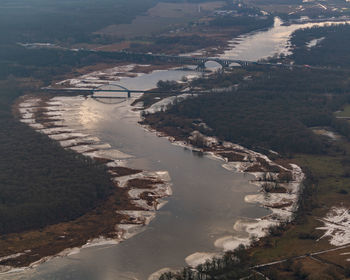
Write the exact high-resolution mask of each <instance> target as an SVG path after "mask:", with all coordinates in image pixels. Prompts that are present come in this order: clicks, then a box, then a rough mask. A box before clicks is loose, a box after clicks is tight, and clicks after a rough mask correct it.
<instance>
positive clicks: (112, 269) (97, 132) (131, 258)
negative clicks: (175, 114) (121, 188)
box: [3, 20, 325, 280]
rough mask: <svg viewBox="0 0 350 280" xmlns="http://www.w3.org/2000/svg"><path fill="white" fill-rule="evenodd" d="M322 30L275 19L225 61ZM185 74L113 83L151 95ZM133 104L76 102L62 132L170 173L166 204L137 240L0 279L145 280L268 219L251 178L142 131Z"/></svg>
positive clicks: (281, 48) (263, 53) (262, 53)
mask: <svg viewBox="0 0 350 280" xmlns="http://www.w3.org/2000/svg"><path fill="white" fill-rule="evenodd" d="M322 24H325V23H317V24H311V23H307V24H300V25H290V26H285V27H284V26H281V22H279V20H276V23H275V26H274V27H273V28H271V29H270V30H267V31H261V32H258V33H254V34H250V35H245V36H241V37H240V38H238V40H237V39H235V40H234V41H235V43H238V45H237V44H234V46H235V47H234V48H232V49H231V50H228V51H227V52H225V54H223V56H225V57H235V58H236V57H240V58H241V59H247V60H257V59H260V58H265V57H267V56H271V55H273V54H274V53H280V52H285V51H288V38H289V36H290V34H291V33H292V32H293V31H294V30H296V29H299V28H303V27H310V26H312V25H322ZM241 55H242V56H243V57H241ZM188 74H195V73H189V72H181V71H173V70H169V71H157V72H153V73H150V74H144V75H141V76H139V77H133V78H122V79H121V80H120V81H118V84H121V85H123V86H125V87H127V88H129V89H132V88H134V89H149V88H152V87H154V86H155V85H156V83H157V81H159V80H180V79H181V77H182V76H184V75H188ZM132 101H133V100H123V101H122V102H120V103H117V104H102V103H98V102H97V101H95V100H93V99H90V98H88V99H85V100H84V99H81V100H80V101H79V102H77V108H78V110H76V112H75V113H71V114H70V116H69V114H67V118H66V119H65V125H67V126H68V127H70V128H73V129H74V130H76V131H78V132H82V133H86V134H88V135H92V136H94V137H98V138H99V139H100V140H101V141H102V142H104V143H108V144H110V145H111V146H112V148H114V149H117V150H120V151H122V152H123V153H125V154H129V155H131V156H132V157H133V158H131V159H128V166H129V167H132V168H137V169H143V170H148V171H157V170H166V171H168V172H169V174H170V177H171V181H172V184H173V187H172V189H173V195H172V196H171V197H170V198H168V199H167V201H168V203H167V204H166V205H165V206H164V207H163V208H161V209H160V211H159V212H158V213H157V217H156V219H154V220H153V221H152V222H151V223H150V225H149V226H147V227H144V228H143V232H142V233H140V234H137V235H135V236H133V237H132V238H130V239H128V240H127V241H125V242H122V243H120V244H118V245H105V246H100V247H95V248H86V249H82V250H81V251H80V252H79V253H78V252H77V254H72V255H70V256H67V257H63V258H56V259H53V260H51V261H48V262H46V263H44V264H41V265H39V266H38V267H36V268H34V269H31V270H26V271H24V272H19V273H11V274H9V275H4V277H3V279H37V280H39V279H40V280H41V279H74V280H90V279H91V280H101V279H102V280H109V279H118V280H124V279H139V280H145V279H149V277H150V275H151V274H152V273H155V272H157V271H159V270H161V269H164V268H170V269H177V268H181V267H182V266H184V265H186V260H187V262H188V263H195V262H197V261H200V260H201V259H202V258H203V257H206V256H208V254H215V253H220V252H222V248H220V247H216V246H215V245H214V244H215V241H217V240H219V239H222V238H225V237H227V236H236V237H237V239H239V238H242V239H244V238H245V237H247V234H246V233H244V232H237V231H235V230H234V228H233V225H234V224H235V222H236V221H237V220H238V219H239V218H241V217H244V218H252V219H254V218H259V217H262V216H265V215H267V214H268V213H269V210H267V209H264V208H262V207H259V206H257V205H253V204H247V203H245V202H244V198H245V196H246V195H249V194H255V193H256V192H257V187H256V186H255V185H252V184H250V183H249V180H251V179H253V177H252V176H251V175H246V174H242V173H236V172H232V171H228V170H226V169H224V168H222V164H223V162H222V161H220V160H217V159H211V158H208V157H202V156H200V155H199V154H197V153H194V152H192V151H190V150H188V149H185V148H183V147H181V146H176V145H173V144H171V143H170V142H169V141H168V139H166V138H161V137H158V136H157V135H156V134H155V133H153V132H149V131H147V130H145V129H143V128H142V127H141V126H140V125H139V124H138V123H137V121H138V120H139V116H138V113H137V112H134V111H132V110H131V106H130V104H131V102H132ZM231 242H232V241H231ZM233 245H234V244H233ZM155 276H156V275H155Z"/></svg>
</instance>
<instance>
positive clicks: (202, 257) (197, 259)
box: [185, 252, 220, 267]
mask: <svg viewBox="0 0 350 280" xmlns="http://www.w3.org/2000/svg"><path fill="white" fill-rule="evenodd" d="M219 256H220V254H219V253H204V252H197V253H194V254H192V255H189V256H188V257H186V259H185V261H186V263H187V264H188V265H189V266H191V267H197V266H198V265H200V264H204V263H205V262H207V261H210V260H211V259H213V258H215V257H219Z"/></svg>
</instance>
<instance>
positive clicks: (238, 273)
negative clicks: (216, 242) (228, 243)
mask: <svg viewBox="0 0 350 280" xmlns="http://www.w3.org/2000/svg"><path fill="white" fill-rule="evenodd" d="M252 264H253V261H252V258H251V257H250V256H249V255H248V253H247V251H246V250H245V248H244V246H243V245H240V246H239V247H238V248H237V249H236V250H235V251H228V252H226V253H225V254H224V256H222V257H221V258H214V259H212V260H208V261H207V262H205V263H204V264H201V265H199V266H197V267H196V268H195V269H192V268H190V267H186V268H184V269H183V270H182V271H180V272H177V273H172V272H167V273H164V274H163V275H162V276H161V277H160V278H159V280H175V279H176V280H202V279H218V280H233V279H256V280H258V279H264V278H262V277H261V276H259V275H258V274H256V273H255V272H254V271H252V270H251V269H250V266H251V265H252Z"/></svg>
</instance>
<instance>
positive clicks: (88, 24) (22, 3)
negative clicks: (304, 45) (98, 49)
mask: <svg viewBox="0 0 350 280" xmlns="http://www.w3.org/2000/svg"><path fill="white" fill-rule="evenodd" d="M156 3H157V0H133V1H129V0H118V1H114V0H103V1H98V0H61V1H57V0H53V1H46V0H4V1H1V4H0V32H1V34H2V36H1V38H0V44H4V43H17V42H51V43H55V42H61V43H62V42H65V43H69V44H72V43H78V42H92V41H99V40H101V39H103V38H101V37H100V36H98V35H95V34H93V32H94V31H97V30H98V29H100V28H102V27H105V26H107V25H110V24H120V23H129V22H131V21H132V19H133V18H134V17H135V16H136V15H138V14H141V13H143V12H145V11H147V10H148V9H149V8H150V7H152V6H153V5H155V4H156Z"/></svg>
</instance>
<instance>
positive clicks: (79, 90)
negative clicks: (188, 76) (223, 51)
mask: <svg viewBox="0 0 350 280" xmlns="http://www.w3.org/2000/svg"><path fill="white" fill-rule="evenodd" d="M114 86H118V87H120V88H121V89H100V88H91V89H90V88H52V87H43V88H41V89H42V90H44V91H46V92H52V93H73V94H83V95H91V96H92V97H93V98H116V97H115V96H99V95H97V96H96V95H95V96H94V94H95V93H99V92H103V93H126V94H127V97H128V98H130V97H131V94H132V93H136V94H143V93H153V94H170V93H171V94H174V95H180V94H194V92H193V91H189V90H188V91H171V90H167V91H165V90H137V89H136V90H135V89H128V88H125V87H123V86H120V85H114ZM207 92H208V91H196V92H195V94H200V93H207Z"/></svg>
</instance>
